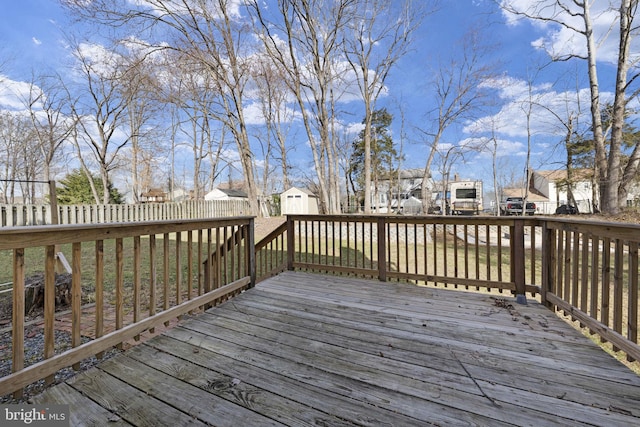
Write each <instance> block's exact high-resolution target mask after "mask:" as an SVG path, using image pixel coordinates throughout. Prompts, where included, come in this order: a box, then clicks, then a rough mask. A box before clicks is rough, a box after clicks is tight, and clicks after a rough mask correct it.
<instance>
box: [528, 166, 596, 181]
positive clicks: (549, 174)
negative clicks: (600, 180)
mask: <svg viewBox="0 0 640 427" xmlns="http://www.w3.org/2000/svg"><path fill="white" fill-rule="evenodd" d="M534 173H535V174H537V175H540V176H543V177H544V178H546V179H547V180H548V181H551V182H558V181H564V180H566V179H567V170H566V169H557V170H540V171H535V172H534ZM572 174H573V178H574V180H576V179H577V180H590V179H591V178H592V177H593V170H592V169H584V168H581V169H573V170H572Z"/></svg>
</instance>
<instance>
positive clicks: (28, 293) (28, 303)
mask: <svg viewBox="0 0 640 427" xmlns="http://www.w3.org/2000/svg"><path fill="white" fill-rule="evenodd" d="M24 284H25V286H24V295H25V298H24V299H25V301H24V312H25V314H30V313H31V312H32V311H33V310H34V309H36V308H41V307H44V274H42V273H39V274H36V275H33V276H30V277H27V278H26V279H25V281H24ZM70 304H71V274H69V273H62V274H58V273H56V307H59V306H68V305H70Z"/></svg>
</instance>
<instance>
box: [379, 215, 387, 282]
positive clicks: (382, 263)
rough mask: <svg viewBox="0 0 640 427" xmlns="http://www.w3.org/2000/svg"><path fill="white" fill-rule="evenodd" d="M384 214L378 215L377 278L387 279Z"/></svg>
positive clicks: (383, 280) (382, 280)
mask: <svg viewBox="0 0 640 427" xmlns="http://www.w3.org/2000/svg"><path fill="white" fill-rule="evenodd" d="M386 225H387V224H386V218H385V217H384V216H381V217H378V279H379V280H380V281H381V282H386V281H387V226H386Z"/></svg>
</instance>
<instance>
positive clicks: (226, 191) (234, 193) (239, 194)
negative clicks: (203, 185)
mask: <svg viewBox="0 0 640 427" xmlns="http://www.w3.org/2000/svg"><path fill="white" fill-rule="evenodd" d="M218 191H220V192H221V193H224V194H226V195H227V196H229V197H238V198H245V199H246V198H247V193H245V192H244V191H242V190H234V189H232V188H218Z"/></svg>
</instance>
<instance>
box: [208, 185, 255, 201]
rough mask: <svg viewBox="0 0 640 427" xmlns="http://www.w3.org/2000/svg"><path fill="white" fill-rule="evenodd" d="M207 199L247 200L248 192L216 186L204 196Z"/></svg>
mask: <svg viewBox="0 0 640 427" xmlns="http://www.w3.org/2000/svg"><path fill="white" fill-rule="evenodd" d="M204 199H205V200H247V199H248V197H247V193H245V192H244V191H240V190H229V189H221V188H214V189H213V190H211V191H209V192H208V193H207V194H205V196H204Z"/></svg>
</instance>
